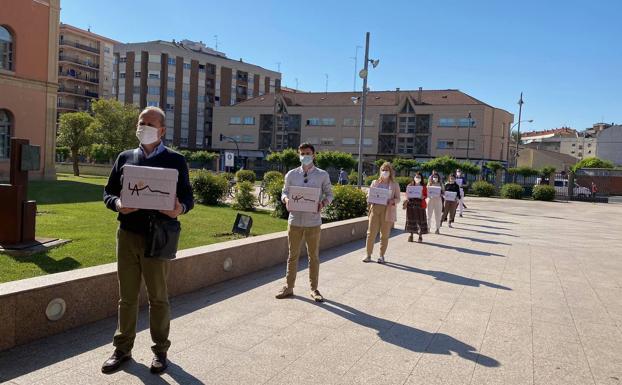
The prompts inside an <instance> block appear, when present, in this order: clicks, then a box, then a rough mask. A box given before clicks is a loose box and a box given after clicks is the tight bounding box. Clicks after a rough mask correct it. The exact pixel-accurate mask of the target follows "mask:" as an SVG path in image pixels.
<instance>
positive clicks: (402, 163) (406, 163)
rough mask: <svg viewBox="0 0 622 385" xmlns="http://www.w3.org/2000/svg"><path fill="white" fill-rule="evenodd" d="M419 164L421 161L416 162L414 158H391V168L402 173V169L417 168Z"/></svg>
mask: <svg viewBox="0 0 622 385" xmlns="http://www.w3.org/2000/svg"><path fill="white" fill-rule="evenodd" d="M420 166H421V163H419V162H417V161H416V160H415V159H406V158H395V159H393V168H394V169H395V171H396V172H397V173H402V171H406V173H407V174H408V171H410V170H412V169H415V170H417V169H418V168H419V167H420Z"/></svg>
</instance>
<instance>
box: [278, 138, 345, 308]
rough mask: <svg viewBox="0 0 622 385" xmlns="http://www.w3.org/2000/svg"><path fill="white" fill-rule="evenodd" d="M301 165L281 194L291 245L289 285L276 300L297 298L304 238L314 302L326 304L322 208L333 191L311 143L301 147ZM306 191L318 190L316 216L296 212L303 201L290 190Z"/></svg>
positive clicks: (331, 199) (286, 176) (327, 202)
mask: <svg viewBox="0 0 622 385" xmlns="http://www.w3.org/2000/svg"><path fill="white" fill-rule="evenodd" d="M298 154H299V155H300V163H302V166H300V167H298V168H295V169H293V170H290V171H289V172H288V173H287V175H285V184H284V186H283V191H282V194H281V200H282V201H283V203H284V204H285V206H286V207H287V211H289V219H288V221H287V222H288V226H287V240H288V244H289V256H288V258H287V273H286V282H287V285H286V286H284V287H283V288H282V289H281V291H279V293H278V294H277V295H276V298H278V299H282V298H287V297H290V296H292V295H293V294H294V284H295V283H296V273H297V272H298V257H299V256H300V244H301V243H302V240H303V238H304V240H305V243H306V246H307V254H308V257H309V281H310V283H311V298H312V299H313V300H314V301H316V302H322V301H324V297H322V294H320V291H319V290H318V281H319V275H320V254H319V250H320V233H321V225H322V216H321V214H320V212H321V210H322V208H323V207H325V206H328V205H329V204H330V203H331V202H332V201H333V191H332V186H331V184H330V177H329V175H328V173H327V172H326V171H324V170H321V169H319V168H317V167H315V166H314V164H313V161H314V160H315V148H314V147H313V145H311V144H309V143H302V144H301V145H300V146H298ZM293 186H298V187H306V188H313V189H317V190H319V191H318V192H319V194H318V196H319V199H318V203H317V209H316V210H314V212H302V211H296V210H295V205H296V202H297V201H298V200H299V199H300V198H301V197H299V196H293V195H292V194H291V192H290V190H291V187H293Z"/></svg>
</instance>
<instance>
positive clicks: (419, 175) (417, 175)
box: [413, 171, 423, 180]
mask: <svg viewBox="0 0 622 385" xmlns="http://www.w3.org/2000/svg"><path fill="white" fill-rule="evenodd" d="M416 177H419V178H421V180H423V176H422V175H421V173H420V172H419V171H417V172H416V173H415V176H413V179H415V178H416Z"/></svg>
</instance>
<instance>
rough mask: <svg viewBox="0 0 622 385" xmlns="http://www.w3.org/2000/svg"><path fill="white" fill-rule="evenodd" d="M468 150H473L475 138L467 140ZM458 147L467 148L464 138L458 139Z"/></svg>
mask: <svg viewBox="0 0 622 385" xmlns="http://www.w3.org/2000/svg"><path fill="white" fill-rule="evenodd" d="M468 143H469V150H473V149H475V140H473V139H471V140H469V142H468ZM458 148H459V149H461V150H466V149H467V141H466V139H460V140H458Z"/></svg>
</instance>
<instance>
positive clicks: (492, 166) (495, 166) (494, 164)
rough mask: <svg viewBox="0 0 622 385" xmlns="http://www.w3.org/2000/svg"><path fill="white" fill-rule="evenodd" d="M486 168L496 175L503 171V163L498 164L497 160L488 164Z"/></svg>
mask: <svg viewBox="0 0 622 385" xmlns="http://www.w3.org/2000/svg"><path fill="white" fill-rule="evenodd" d="M486 168H487V169H489V170H490V171H492V172H494V173H496V172H497V171H499V170H502V169H503V164H502V163H501V162H497V161H496V160H491V161H490V162H486Z"/></svg>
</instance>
